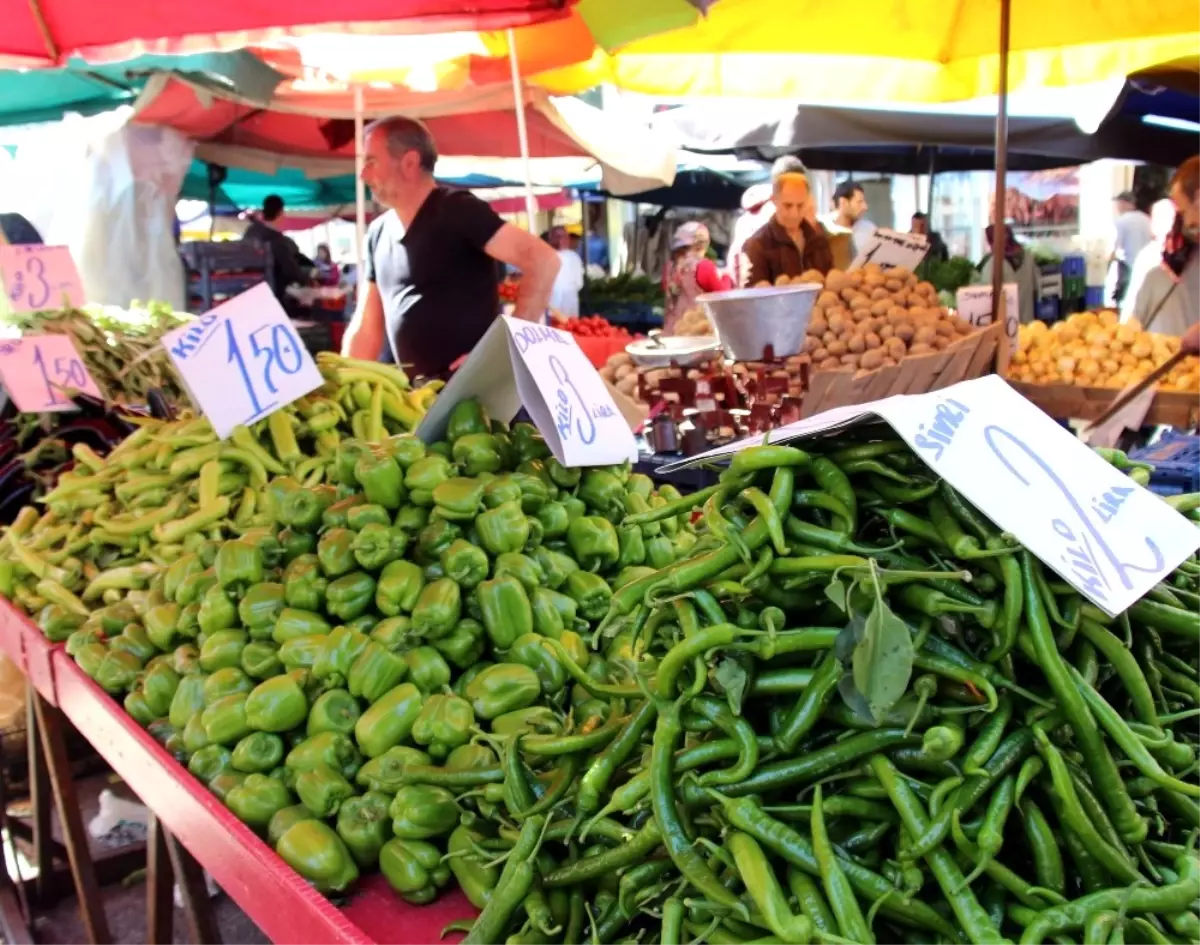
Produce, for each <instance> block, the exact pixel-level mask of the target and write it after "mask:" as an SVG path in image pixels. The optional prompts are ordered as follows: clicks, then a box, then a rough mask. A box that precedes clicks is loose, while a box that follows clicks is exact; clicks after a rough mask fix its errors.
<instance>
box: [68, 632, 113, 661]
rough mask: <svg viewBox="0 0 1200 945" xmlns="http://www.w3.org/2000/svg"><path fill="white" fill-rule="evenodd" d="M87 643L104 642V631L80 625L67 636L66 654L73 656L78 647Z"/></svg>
mask: <svg viewBox="0 0 1200 945" xmlns="http://www.w3.org/2000/svg"><path fill="white" fill-rule="evenodd" d="M89 643H99V644H101V645H103V643H104V631H103V630H100V629H98V628H95V629H89V628H88V627H86V626H84V627H80V628H79V629H78V630H76V631H75V632H74V633H72V634H71V635H70V636H69V637H67V646H66V650H67V656H74V655H75V654H76V653H77V652H79V650H80V648H82V647H84V646H86V645H87V644H89Z"/></svg>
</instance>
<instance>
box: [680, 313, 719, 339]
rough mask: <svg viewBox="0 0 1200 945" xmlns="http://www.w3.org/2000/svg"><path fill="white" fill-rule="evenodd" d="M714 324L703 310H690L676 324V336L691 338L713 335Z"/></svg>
mask: <svg viewBox="0 0 1200 945" xmlns="http://www.w3.org/2000/svg"><path fill="white" fill-rule="evenodd" d="M713 333H714V332H713V327H712V322H710V321H709V320H708V316H707V315H705V314H704V309H702V308H689V309H688V310H687V311H686V312H684V313H683V315H681V316H680V318H679V321H677V322H676V323H675V334H676V335H684V336H691V337H699V336H702V335H711V334H713Z"/></svg>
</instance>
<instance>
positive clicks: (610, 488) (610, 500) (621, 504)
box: [577, 468, 625, 522]
mask: <svg viewBox="0 0 1200 945" xmlns="http://www.w3.org/2000/svg"><path fill="white" fill-rule="evenodd" d="M577 495H578V496H579V498H580V499H582V500H583V501H584V502H585V503H587V505H588V507H589V508H591V509H593V510H594V511H595V512H596V513H598V514H599V515H602V516H604V518H606V519H608V521H609V522H614V521H616V522H619V521H620V520H621V519H622V518H624V517H625V485H624V483H622V482H621V480H620V479H618V478H617V477H616V476H615V475H614V474H613V473H611V472H609V471H608V470H607V469H599V468H591V469H588V470H586V471H585V472H584V473H583V476H582V478H581V479H580V481H579V491H578V493H577Z"/></svg>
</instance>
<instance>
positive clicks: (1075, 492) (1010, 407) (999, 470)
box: [663, 374, 1200, 616]
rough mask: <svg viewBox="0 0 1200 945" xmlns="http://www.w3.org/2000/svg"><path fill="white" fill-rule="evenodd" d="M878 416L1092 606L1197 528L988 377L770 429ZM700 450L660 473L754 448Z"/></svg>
mask: <svg viewBox="0 0 1200 945" xmlns="http://www.w3.org/2000/svg"><path fill="white" fill-rule="evenodd" d="M872 418H880V419H882V420H884V421H886V422H887V423H888V424H889V425H890V426H891V427H892V428H893V429H894V430H895V431H896V432H897V433H899V434H900V436H901V437H903V438H904V440H905V441H906V442H907V443H908V445H909V446H911V447H912V448H913V450H914V451H915V452H916V454H917V455H918V456H920V457H921V459H923V460H924V461H925V462H926V463H928V464H929V465H930V466H931V467H932V468H933V469H934V471H935V472H937V474H938V475H939V476H942V477H943V478H944V479H946V480H947V481H948V482H950V484H951V485H953V486H954V488H955V489H957V490H958V491H959V492H961V493H963V495H965V496H966V497H967V498H968V499H969V500H970V501H971V502H972V503H974V505H975V506H976V507H977V508H979V509H980V511H982V512H983V513H984V514H985V515H987V517H988V518H990V519H991V520H992V521H993V522H995V523H996V524H997V525H998V526H999V527H1000V528H1001V529H1002V530H1003V531H1006V532H1010V533H1011V534H1013V535H1015V536H1016V537H1017V539H1018V540H1019V541H1020V542H1021V544H1023V545H1024V546H1025V547H1026V548H1028V549H1029V550H1030V551H1031V552H1033V554H1035V555H1036V556H1037V557H1038V558H1040V559H1041V560H1042V562H1044V563H1045V564H1046V565H1047V566H1049V567H1050V568H1052V569H1053V570H1054V571H1056V572H1057V573H1058V574H1059V575H1061V576H1062V578H1063V579H1064V580H1066V581H1067V582H1068V583H1070V584H1071V585H1072V586H1073V587H1074V588H1075V589H1076V590H1078V591H1079V592H1080V593H1081V594H1083V595H1084V596H1085V597H1087V598H1088V599H1089V600H1091V601H1092V602H1093V603H1094V604H1096V606H1098V607H1100V608H1101V609H1102V610H1104V611H1105V612H1106V613H1108V614H1111V615H1113V616H1115V615H1117V614H1119V613H1121V612H1122V611H1123V610H1125V609H1126V608H1128V607H1129V606H1130V605H1131V604H1133V603H1134V602H1136V601H1137V600H1138V599H1139V598H1141V597H1142V596H1143V595H1144V594H1145V593H1146V592H1147V591H1148V590H1150V588H1152V587H1154V585H1155V584H1157V583H1158V582H1159V581H1160V580H1161V579H1162V578H1163V577H1164V576H1166V575H1167V574H1169V573H1170V572H1171V571H1172V570H1173V569H1174V568H1175V567H1176V565H1178V564H1179V562H1181V561H1183V560H1184V559H1185V558H1186V557H1188V555H1190V554H1192V552H1194V551H1195V550H1196V549H1197V547H1200V531H1198V530H1197V529H1196V527H1195V526H1194V525H1192V523H1191V522H1189V521H1188V520H1187V519H1185V518H1184V517H1183V516H1182V515H1180V514H1179V513H1178V512H1176V511H1175V510H1174V509H1173V508H1171V507H1170V506H1169V505H1167V504H1166V503H1165V502H1163V501H1162V499H1160V498H1159V497H1158V496H1156V495H1154V493H1152V492H1150V491H1149V490H1147V489H1144V488H1142V487H1141V486H1139V485H1137V484H1136V483H1134V482H1133V480H1131V479H1130V478H1129V477H1128V476H1126V475H1124V474H1122V473H1121V472H1119V471H1118V470H1116V469H1114V468H1113V467H1112V466H1110V465H1109V464H1108V463H1107V462H1105V461H1104V460H1103V459H1101V458H1100V457H1099V456H1097V455H1096V454H1095V453H1094V452H1092V450H1090V449H1089V448H1088V447H1086V446H1084V445H1083V444H1082V443H1081V442H1080V441H1079V440H1077V439H1076V438H1075V437H1074V436H1072V435H1071V433H1070V432H1068V431H1067V430H1065V429H1063V428H1062V427H1061V426H1059V425H1058V424H1057V423H1056V422H1055V421H1054V420H1052V419H1051V418H1050V417H1048V416H1047V415H1046V414H1044V413H1042V411H1041V410H1039V409H1038V408H1037V407H1035V406H1034V405H1033V404H1031V403H1030V402H1029V401H1028V400H1026V399H1025V398H1024V397H1022V396H1021V395H1020V394H1018V393H1017V392H1016V391H1015V390H1013V389H1012V388H1011V387H1009V386H1008V384H1006V383H1005V382H1004V380H1003V379H1002V378H1000V377H997V376H996V375H994V374H990V375H988V376H986V377H980V378H977V379H975V380H971V381H963V382H962V383H960V384H955V385H953V386H951V387H947V388H945V389H944V390H939V391H932V392H930V393H928V394H907V395H899V396H896V397H888V398H886V399H884V400H877V401H875V402H874V403H869V404H859V405H856V406H853V407H839V408H836V409H834V410H830V411H827V412H826V413H823V414H820V415H818V416H816V417H811V418H809V419H807V420H801V421H799V422H797V423H792V424H789V425H787V426H785V427H781V428H780V429H778V430H774V431H772V432H771V434H770V438H771V442H772V443H783V442H785V441H787V440H794V439H798V438H800V437H805V436H813V435H816V434H819V433H824V432H827V431H831V430H835V429H842V428H845V427H847V426H850V425H852V424H856V423H859V422H862V421H864V420H865V419H872ZM761 442H762V437H761V436H758V437H752V438H750V439H748V440H743V441H742V442H740V443H734V444H731V445H729V446H725V447H721V448H719V449H716V450H710V451H709V452H707V453H702V454H701V455H699V456H693V457H692V458H690V459H689V460H686V461H685V462H681V463H674V464H672V465H670V466H666V467H663V470H664V471H666V470H671V469H678V468H680V467H682V466H687V465H692V464H694V463H699V462H704V461H706V460H712V459H714V458H716V457H720V456H728V455H730V454H732V453H736V452H737V451H738V450H739V449H743V448H744V447H746V446H752V445H757V444H758V443H761Z"/></svg>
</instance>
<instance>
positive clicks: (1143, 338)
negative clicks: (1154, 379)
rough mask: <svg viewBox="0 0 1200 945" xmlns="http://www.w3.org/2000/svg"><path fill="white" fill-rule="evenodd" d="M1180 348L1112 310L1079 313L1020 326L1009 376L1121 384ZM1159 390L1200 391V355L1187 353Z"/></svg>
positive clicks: (1175, 340)
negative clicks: (1192, 355) (1048, 322)
mask: <svg viewBox="0 0 1200 945" xmlns="http://www.w3.org/2000/svg"><path fill="white" fill-rule="evenodd" d="M1178 350H1179V339H1178V338H1174V337H1172V336H1170V335H1159V334H1155V333H1154V332H1149V331H1146V330H1145V329H1143V328H1142V326H1141V324H1140V323H1139V322H1138V321H1137V320H1136V319H1132V320H1130V321H1128V322H1126V323H1125V324H1123V325H1122V324H1120V319H1119V317H1118V315H1117V313H1116V312H1114V311H1112V310H1108V309H1105V310H1101V311H1094V312H1080V313H1078V314H1077V315H1072V316H1071V317H1070V318H1067V319H1064V320H1063V321H1060V322H1055V323H1054V324H1053V325H1047V324H1046V323H1045V322H1030V323H1029V324H1028V325H1022V326H1021V331H1020V335H1019V336H1018V350H1017V351H1016V352H1015V353H1014V354H1013V357H1012V362H1011V365H1010V367H1009V372H1008V376H1009V377H1010V378H1012V379H1013V380H1017V381H1029V382H1031V383H1034V384H1073V385H1075V386H1077V387H1115V388H1124V387H1126V386H1128V385H1129V384H1132V383H1135V382H1136V381H1139V380H1141V379H1142V378H1143V377H1145V376H1146V375H1147V374H1149V373H1150V372H1151V371H1153V370H1154V369H1155V368H1156V367H1157V366H1158V365H1160V364H1162V363H1163V362H1164V361H1165V360H1167V358H1169V357H1170V356H1171V355H1173V354H1174V353H1175V352H1176V351H1178ZM1159 387H1160V388H1161V389H1163V390H1176V391H1187V392H1191V393H1197V392H1200V359H1197V358H1194V357H1192V358H1186V359H1185V360H1184V361H1182V362H1181V363H1180V364H1179V365H1177V366H1176V367H1175V368H1174V369H1172V371H1171V373H1170V374H1168V375H1167V376H1166V377H1165V378H1163V380H1162V381H1161V382H1160V383H1159Z"/></svg>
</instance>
